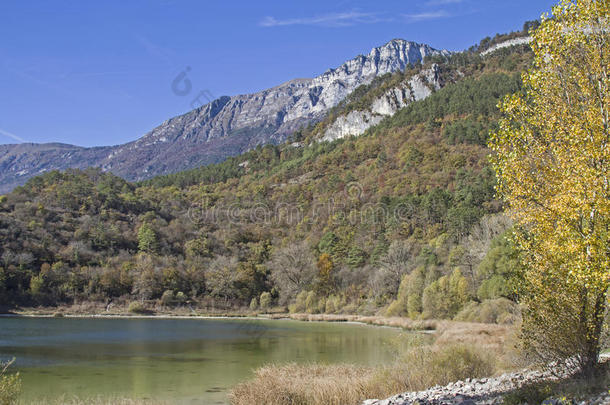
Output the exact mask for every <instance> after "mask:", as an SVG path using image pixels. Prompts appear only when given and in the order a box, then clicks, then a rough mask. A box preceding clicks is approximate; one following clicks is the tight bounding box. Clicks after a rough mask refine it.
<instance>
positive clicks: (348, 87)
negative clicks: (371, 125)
mask: <svg viewBox="0 0 610 405" xmlns="http://www.w3.org/2000/svg"><path fill="white" fill-rule="evenodd" d="M436 54H448V52H447V51H439V50H436V49H433V48H431V47H429V46H428V45H423V44H417V43H414V42H408V41H405V40H401V39H395V40H392V41H390V42H388V43H387V44H385V45H383V46H381V47H378V48H374V49H373V50H371V52H370V53H369V54H368V55H360V56H357V57H355V58H353V59H351V60H349V61H347V62H345V63H344V64H342V65H341V66H339V67H338V68H335V69H330V70H328V71H326V72H325V73H323V74H321V75H320V76H318V77H315V78H313V79H296V80H291V81H289V82H287V83H284V84H281V85H279V86H276V87H273V88H271V89H267V90H264V91H261V92H258V93H254V94H247V95H238V96H234V97H226V96H225V97H221V98H219V99H217V100H214V101H213V102H211V103H209V104H206V105H204V106H202V107H200V108H197V109H195V110H193V111H190V112H188V113H186V114H184V115H181V116H178V117H175V118H172V119H170V120H167V121H165V122H164V123H162V124H161V125H159V126H158V127H157V128H155V129H153V130H152V131H150V132H149V133H148V134H146V135H144V136H143V137H142V138H140V139H138V140H136V141H134V142H130V143H127V144H124V145H118V146H110V147H101V148H81V147H77V146H72V145H58V144H45V145H33V144H20V145H4V146H1V147H0V193H2V192H7V191H9V190H10V189H12V188H13V187H15V186H16V185H19V184H23V183H24V182H25V181H26V180H27V179H28V178H29V177H32V176H34V175H36V174H40V173H42V172H45V171H48V170H53V169H66V168H70V167H74V168H83V167H87V166H95V167H101V168H103V169H104V170H107V171H111V172H113V173H115V174H117V175H119V176H122V177H124V178H126V179H128V180H141V179H146V178H150V177H153V176H155V175H160V174H167V173H173V172H177V171H180V170H185V169H189V168H193V167H198V166H202V165H206V164H210V163H215V162H219V161H221V160H224V159H225V158H226V157H228V156H232V155H237V154H239V153H241V152H244V151H246V150H248V149H250V148H252V147H255V146H256V145H259V144H265V143H269V142H281V141H283V140H285V139H286V138H287V137H288V136H289V135H290V134H291V133H292V132H293V131H294V130H296V129H298V128H299V127H301V126H303V125H306V124H308V123H311V122H315V121H318V120H320V119H322V118H323V117H324V116H325V114H326V113H327V112H328V110H329V109H330V108H332V107H334V106H336V105H337V104H338V103H339V102H340V101H341V100H343V99H344V98H345V97H346V96H347V95H348V94H349V93H351V92H352V91H353V90H354V89H356V88H357V87H358V86H360V85H363V84H368V83H370V82H371V81H372V80H373V79H374V78H375V77H376V76H379V75H383V74H386V73H392V72H396V71H398V70H404V69H405V68H406V67H407V66H408V65H410V64H417V63H419V62H421V61H422V59H423V58H425V57H426V56H429V55H436ZM396 97H397V100H399V101H398V103H399V104H400V103H402V102H403V101H401V100H402V99H403V98H404V97H403V96H402V95H397V96H396ZM408 97H410V95H408V96H407V98H408ZM393 108H395V107H394V106H389V105H380V106H378V111H389V110H391V109H393Z"/></svg>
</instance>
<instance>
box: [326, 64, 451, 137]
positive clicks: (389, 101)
mask: <svg viewBox="0 0 610 405" xmlns="http://www.w3.org/2000/svg"><path fill="white" fill-rule="evenodd" d="M440 88H441V83H440V81H439V74H438V65H436V64H435V65H432V67H431V68H430V69H426V70H424V71H423V72H422V73H420V74H418V75H415V76H413V77H412V78H411V79H410V80H408V81H407V82H404V83H401V84H400V85H399V86H397V87H394V88H392V89H390V90H388V91H387V92H385V93H384V94H383V95H382V96H381V97H379V98H377V99H376V100H374V101H373V102H372V104H371V106H370V107H369V108H368V109H365V110H356V111H350V112H349V113H348V114H347V115H341V116H339V117H338V118H337V119H336V120H335V121H334V122H333V123H332V124H331V125H330V126H329V127H328V129H326V131H325V132H324V135H323V137H322V140H324V141H332V140H335V139H339V138H344V137H346V136H358V135H362V134H363V133H364V132H365V131H366V130H367V129H369V128H371V127H372V126H375V125H377V124H379V123H380V122H381V121H382V120H383V119H384V118H385V117H389V116H392V115H394V114H395V113H396V111H398V110H399V109H401V108H404V107H406V106H407V105H409V104H410V103H412V102H414V101H417V100H423V99H425V98H427V97H428V96H430V95H431V94H432V92H433V91H435V90H438V89H440Z"/></svg>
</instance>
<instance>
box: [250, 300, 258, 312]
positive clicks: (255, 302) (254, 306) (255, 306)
mask: <svg viewBox="0 0 610 405" xmlns="http://www.w3.org/2000/svg"><path fill="white" fill-rule="evenodd" d="M257 309H258V300H257V299H256V297H254V298H252V301H250V310H252V311H256V310H257Z"/></svg>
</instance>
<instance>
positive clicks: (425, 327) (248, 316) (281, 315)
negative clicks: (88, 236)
mask: <svg viewBox="0 0 610 405" xmlns="http://www.w3.org/2000/svg"><path fill="white" fill-rule="evenodd" d="M3 317H4V318H7V317H33V318H82V319H243V320H293V321H301V322H327V323H353V324H362V325H368V326H378V327H389V328H398V329H402V330H406V331H421V332H428V333H433V332H435V331H436V330H437V328H438V324H439V322H449V321H437V320H411V319H408V318H399V317H382V316H364V315H353V314H307V313H288V312H272V313H254V312H253V313H235V312H224V313H223V312H213V313H206V312H201V313H199V312H196V311H195V312H190V313H184V311H161V312H160V311H155V312H154V313H150V314H134V313H130V312H128V311H127V310H125V311H112V312H110V311H109V312H106V311H103V312H102V311H95V312H90V313H83V312H80V311H71V310H70V307H64V308H54V307H47V308H23V309H15V310H13V311H10V312H6V313H0V318H3Z"/></svg>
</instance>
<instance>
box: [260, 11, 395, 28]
mask: <svg viewBox="0 0 610 405" xmlns="http://www.w3.org/2000/svg"><path fill="white" fill-rule="evenodd" d="M382 21H388V19H384V18H382V17H380V15H379V14H378V13H367V12H360V11H348V12H342V13H329V14H322V15H318V16H315V17H299V18H287V19H277V18H275V17H269V16H268V17H265V18H264V19H263V20H262V21H261V22H260V23H259V25H260V26H262V27H280V26H288V25H318V26H325V27H348V26H352V25H357V24H374V23H379V22H382Z"/></svg>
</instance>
